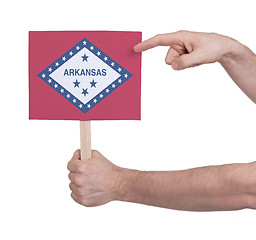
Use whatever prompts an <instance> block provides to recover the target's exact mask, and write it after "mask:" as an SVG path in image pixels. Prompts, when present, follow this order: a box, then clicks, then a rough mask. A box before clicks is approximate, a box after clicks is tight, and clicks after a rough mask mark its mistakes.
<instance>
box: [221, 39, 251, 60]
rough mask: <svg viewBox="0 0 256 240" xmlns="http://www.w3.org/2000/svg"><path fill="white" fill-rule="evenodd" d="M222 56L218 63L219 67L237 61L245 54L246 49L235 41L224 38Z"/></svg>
mask: <svg viewBox="0 0 256 240" xmlns="http://www.w3.org/2000/svg"><path fill="white" fill-rule="evenodd" d="M225 38H226V39H225V40H226V41H225V42H224V44H223V45H224V51H223V55H222V57H221V58H220V60H219V61H218V62H219V63H220V64H221V65H223V64H224V65H225V64H226V63H229V62H231V61H239V60H240V59H241V58H243V56H244V55H245V52H246V49H247V48H246V47H245V46H244V45H243V44H241V43H240V42H238V41H236V40H235V39H232V38H229V37H225Z"/></svg>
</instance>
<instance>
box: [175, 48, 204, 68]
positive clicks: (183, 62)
mask: <svg viewBox="0 0 256 240" xmlns="http://www.w3.org/2000/svg"><path fill="white" fill-rule="evenodd" d="M202 63H203V57H202V56H201V54H199V53H198V52H196V51H195V52H191V53H189V54H183V55H181V56H179V57H177V58H175V60H173V62H172V68H173V69H174V70H183V69H185V68H189V67H193V66H196V65H200V64H202Z"/></svg>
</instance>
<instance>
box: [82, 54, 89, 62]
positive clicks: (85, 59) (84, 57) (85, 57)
mask: <svg viewBox="0 0 256 240" xmlns="http://www.w3.org/2000/svg"><path fill="white" fill-rule="evenodd" d="M88 57H89V56H86V54H84V56H81V58H82V59H83V61H86V62H88V61H87V58H88Z"/></svg>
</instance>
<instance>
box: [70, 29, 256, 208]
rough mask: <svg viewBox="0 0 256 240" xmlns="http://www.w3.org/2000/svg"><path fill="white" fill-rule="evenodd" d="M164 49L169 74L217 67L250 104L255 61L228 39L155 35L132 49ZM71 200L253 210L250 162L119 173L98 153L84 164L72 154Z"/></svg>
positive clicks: (254, 96) (255, 193) (255, 167)
mask: <svg viewBox="0 0 256 240" xmlns="http://www.w3.org/2000/svg"><path fill="white" fill-rule="evenodd" d="M156 46H169V47H170V48H169V50H168V53H167V55H166V59H165V62H166V63H167V64H169V65H171V66H172V68H173V69H174V70H183V69H185V68H189V67H193V66H198V65H201V64H207V63H214V62H219V63H220V64H221V65H222V66H223V68H224V69H225V70H226V71H227V73H228V74H229V75H230V77H231V78H232V79H233V81H234V82H235V83H236V84H237V85H238V86H239V87H240V88H241V89H242V91H243V92H244V93H245V94H246V95H247V96H248V97H249V98H250V99H251V100H252V101H253V102H254V103H256V56H255V54H254V53H253V52H252V51H251V50H250V49H248V48H247V47H245V46H244V45H242V44H240V43H239V42H237V41H236V40H234V39H231V38H229V37H226V36H222V35H219V34H215V33H196V32H187V31H179V32H176V33H169V34H160V35H157V36H155V37H153V38H151V39H148V40H146V41H144V42H141V43H139V44H138V45H136V46H135V47H134V50H135V51H136V52H141V51H145V50H148V49H150V48H154V47H156ZM68 170H69V171H70V173H69V179H70V181H71V182H70V189H71V191H72V193H71V197H72V198H73V199H74V200H75V201H76V202H77V203H79V204H82V205H84V206H87V207H92V206H99V205H102V204H105V203H107V202H110V201H114V200H119V201H128V202H135V203H141V204H147V205H151V206H158V207H164V208H170V209H177V210H187V211H224V210H239V209H244V208H251V209H256V174H255V172H256V162H253V163H245V164H228V165H221V166H207V167H201V168H194V169H188V170H182V171H165V172H161V171H137V170H131V169H125V168H121V167H119V166H116V165H114V164H113V163H111V162H110V161H109V160H107V159H106V158H105V157H104V156H103V155H102V154H101V153H99V152H98V151H95V150H93V151H92V158H91V159H89V160H88V161H81V160H80V150H77V151H76V152H75V153H74V155H73V157H72V159H71V161H70V162H69V163H68Z"/></svg>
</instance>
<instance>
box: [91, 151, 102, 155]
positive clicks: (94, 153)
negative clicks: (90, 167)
mask: <svg viewBox="0 0 256 240" xmlns="http://www.w3.org/2000/svg"><path fill="white" fill-rule="evenodd" d="M92 153H93V155H94V156H99V155H100V152H99V151H98V150H92Z"/></svg>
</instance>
